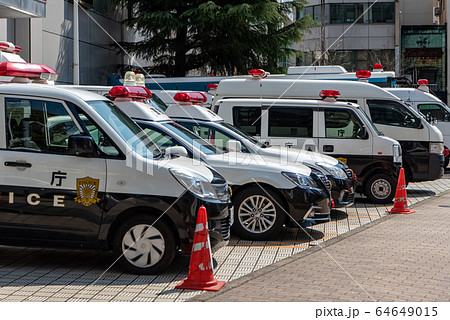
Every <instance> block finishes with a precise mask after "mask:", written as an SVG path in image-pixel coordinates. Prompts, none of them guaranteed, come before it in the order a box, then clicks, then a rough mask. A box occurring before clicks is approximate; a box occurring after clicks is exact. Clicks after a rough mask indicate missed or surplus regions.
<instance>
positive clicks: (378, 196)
mask: <svg viewBox="0 0 450 320" xmlns="http://www.w3.org/2000/svg"><path fill="white" fill-rule="evenodd" d="M396 189H397V182H396V181H395V180H394V178H392V177H391V176H390V175H388V174H385V173H377V174H375V175H373V176H372V177H370V178H369V179H367V181H366V182H365V184H364V194H365V195H366V197H367V198H369V201H370V202H371V203H377V204H386V203H390V202H392V200H393V199H394V197H395V191H396Z"/></svg>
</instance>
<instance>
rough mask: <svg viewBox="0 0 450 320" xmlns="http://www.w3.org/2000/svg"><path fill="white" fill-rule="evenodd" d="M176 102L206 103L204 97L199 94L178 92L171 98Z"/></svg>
mask: <svg viewBox="0 0 450 320" xmlns="http://www.w3.org/2000/svg"><path fill="white" fill-rule="evenodd" d="M173 100H175V101H177V102H191V103H205V102H206V101H208V99H207V98H206V96H205V95H204V94H203V93H201V92H178V93H177V94H175V96H174V97H173Z"/></svg>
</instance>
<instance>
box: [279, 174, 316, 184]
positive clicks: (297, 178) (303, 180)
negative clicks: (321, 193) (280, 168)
mask: <svg viewBox="0 0 450 320" xmlns="http://www.w3.org/2000/svg"><path fill="white" fill-rule="evenodd" d="M281 174H282V175H283V176H285V177H286V178H288V179H289V180H291V181H292V182H293V183H295V184H296V185H298V186H299V187H303V188H304V187H309V188H319V186H318V185H317V183H316V182H315V181H314V180H313V179H311V178H310V177H307V176H304V175H302V174H299V173H294V172H282V173H281Z"/></svg>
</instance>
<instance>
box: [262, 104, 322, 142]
mask: <svg viewBox="0 0 450 320" xmlns="http://www.w3.org/2000/svg"><path fill="white" fill-rule="evenodd" d="M315 109H316V108H315V107H313V106H289V105H273V106H263V118H262V121H263V123H265V124H266V125H265V127H266V128H267V137H268V140H269V142H270V144H271V145H274V146H281V147H288V148H296V149H302V150H307V151H317V144H318V139H317V133H316V132H315V130H317V128H316V126H315V125H314V121H315V117H316V115H315V112H314V110H315Z"/></svg>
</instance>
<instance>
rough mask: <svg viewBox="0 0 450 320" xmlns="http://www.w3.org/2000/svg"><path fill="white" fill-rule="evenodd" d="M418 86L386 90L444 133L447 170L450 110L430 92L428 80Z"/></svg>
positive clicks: (423, 80) (420, 82)
mask: <svg viewBox="0 0 450 320" xmlns="http://www.w3.org/2000/svg"><path fill="white" fill-rule="evenodd" d="M418 85H419V86H418V88H386V90H387V91H388V92H390V93H392V94H394V95H395V96H397V97H398V98H400V99H402V100H403V101H404V102H405V103H406V104H407V105H409V106H411V107H412V108H413V109H414V110H416V111H418V112H419V113H420V114H421V115H423V116H424V117H425V119H426V120H427V121H428V122H430V123H431V124H432V125H435V126H436V127H437V128H438V129H439V130H440V131H441V132H442V135H443V136H444V148H445V150H444V156H445V160H444V168H446V167H447V166H448V163H449V159H450V155H449V147H450V109H449V107H448V106H447V105H446V104H445V103H444V102H442V100H440V99H439V98H438V97H436V96H435V95H433V94H431V93H430V92H429V88H428V80H426V79H421V80H419V81H418Z"/></svg>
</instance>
